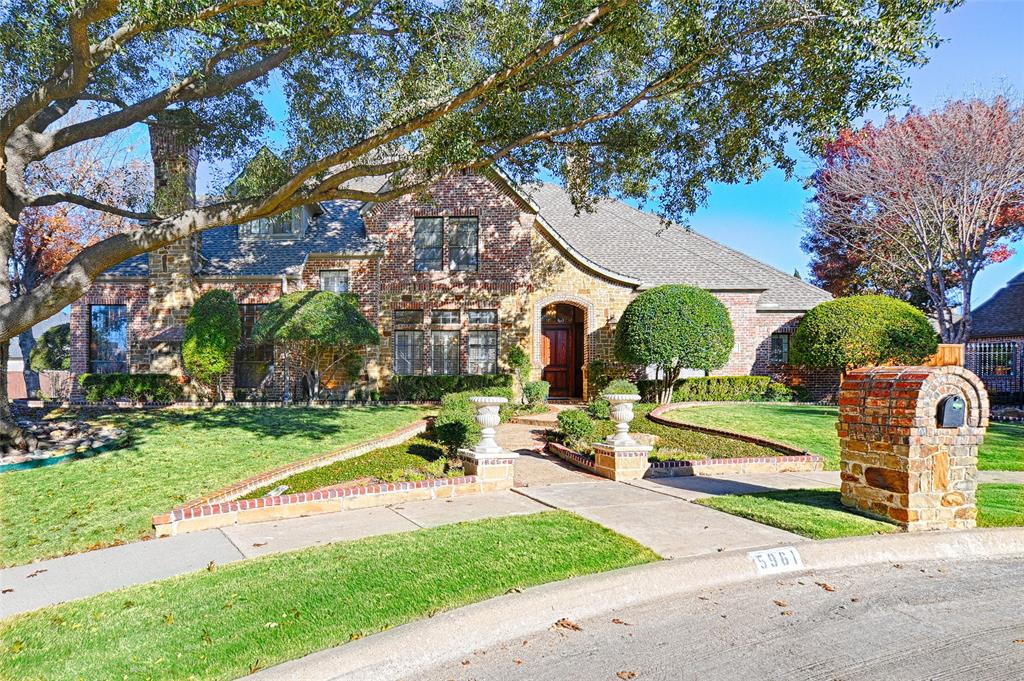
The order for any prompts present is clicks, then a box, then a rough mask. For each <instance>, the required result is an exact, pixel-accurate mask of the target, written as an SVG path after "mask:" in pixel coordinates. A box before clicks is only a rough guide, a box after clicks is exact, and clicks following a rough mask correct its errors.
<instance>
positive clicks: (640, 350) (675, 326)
mask: <svg viewBox="0 0 1024 681" xmlns="http://www.w3.org/2000/svg"><path fill="white" fill-rule="evenodd" d="M733 341H734V339H733V331H732V322H730V320H729V311H728V310H727V309H726V307H725V305H723V304H722V303H721V301H719V300H718V299H717V298H715V297H714V296H713V295H711V294H710V293H708V292H707V291H705V290H703V289H699V288H694V287H692V286H680V285H675V284H673V285H668V286H658V287H656V288H652V289H650V290H649V291H644V292H643V293H641V294H640V295H638V296H637V297H636V298H635V299H633V301H632V302H631V303H630V304H629V305H628V306H626V310H625V311H624V312H623V313H622V318H621V319H620V320H619V324H618V326H617V327H616V329H615V356H616V357H617V358H618V359H619V360H620V361H622V362H625V363H627V364H633V365H636V366H640V367H646V366H650V365H652V364H653V365H655V366H656V367H657V368H658V378H657V381H658V384H659V390H658V397H659V401H660V402H663V403H665V402H668V401H669V400H670V399H671V397H672V384H673V383H674V382H675V379H676V377H677V376H678V375H679V371H680V370H681V369H702V370H704V371H711V370H712V369H718V368H721V367H722V366H724V365H725V363H726V362H727V361H728V360H729V353H731V352H732V346H733Z"/></svg>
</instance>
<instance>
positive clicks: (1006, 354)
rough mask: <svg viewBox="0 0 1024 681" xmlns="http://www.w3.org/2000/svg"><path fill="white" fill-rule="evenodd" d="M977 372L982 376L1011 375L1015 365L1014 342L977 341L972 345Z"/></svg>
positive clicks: (1015, 348) (1015, 352)
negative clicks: (976, 361)
mask: <svg viewBox="0 0 1024 681" xmlns="http://www.w3.org/2000/svg"><path fill="white" fill-rule="evenodd" d="M974 352H975V353H976V354H977V358H978V373H979V374H981V375H982V376H1013V375H1014V372H1015V370H1016V365H1017V344H1016V343H978V344H976V345H975V346H974Z"/></svg>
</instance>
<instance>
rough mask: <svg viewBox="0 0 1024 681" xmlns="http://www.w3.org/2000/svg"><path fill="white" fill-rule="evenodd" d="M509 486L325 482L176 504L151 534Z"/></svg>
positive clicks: (469, 480) (450, 481)
mask: <svg viewBox="0 0 1024 681" xmlns="http://www.w3.org/2000/svg"><path fill="white" fill-rule="evenodd" d="M510 486H511V480H508V481H500V480H490V481H485V480H481V479H480V478H479V477H478V476H475V475H468V476H464V477H459V478H437V479H433V480H418V481H416V482H394V483H382V484H379V485H365V486H362V487H340V486H337V487H324V488H322V489H318V490H314V491H312V492H298V493H296V494H282V495H281V496H277V497H261V498H259V499H239V500H237V501H226V502H221V503H210V504H202V505H198V506H191V507H189V508H178V509H175V510H173V511H171V512H170V513H167V514H164V515H160V516H156V517H155V518H153V526H154V528H155V530H156V536H158V537H168V536H171V535H175V534H184V533H186V532H196V531H198V530H208V529H210V528H215V527H227V526H228V525H236V524H246V523H259V522H265V521H268V520H282V519H284V518H299V517H302V516H310V515H318V514H320V513H335V512H337V511H346V510H351V509H357V508H369V507H371V506H390V505H392V504H400V503H405V502H409V501H424V500H427V499H447V498H451V497H457V496H465V495H467V494H479V493H481V492H494V491H498V490H502V489H508V488H509V487H510Z"/></svg>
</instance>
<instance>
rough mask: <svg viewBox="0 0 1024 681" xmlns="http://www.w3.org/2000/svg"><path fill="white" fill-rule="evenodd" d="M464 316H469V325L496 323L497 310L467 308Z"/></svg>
mask: <svg viewBox="0 0 1024 681" xmlns="http://www.w3.org/2000/svg"><path fill="white" fill-rule="evenodd" d="M466 316H467V317H469V323H470V325H471V326H476V325H479V326H484V325H488V324H497V323H498V311H497V310H467V311H466Z"/></svg>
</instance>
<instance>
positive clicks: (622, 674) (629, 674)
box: [615, 671, 636, 681]
mask: <svg viewBox="0 0 1024 681" xmlns="http://www.w3.org/2000/svg"><path fill="white" fill-rule="evenodd" d="M615 676H617V677H619V678H620V679H622V680H623V681H629V679H635V678H636V672H629V671H621V672H619V673H618V674H616V675H615Z"/></svg>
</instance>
